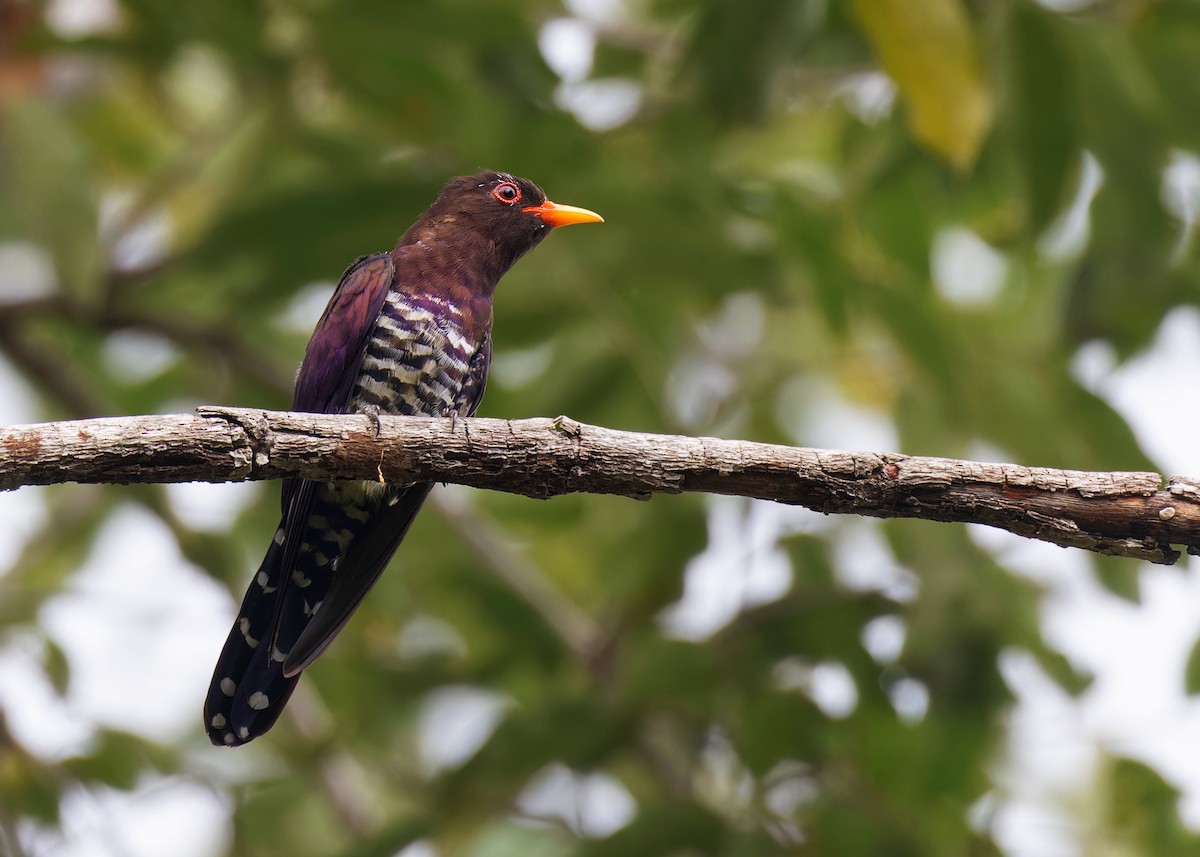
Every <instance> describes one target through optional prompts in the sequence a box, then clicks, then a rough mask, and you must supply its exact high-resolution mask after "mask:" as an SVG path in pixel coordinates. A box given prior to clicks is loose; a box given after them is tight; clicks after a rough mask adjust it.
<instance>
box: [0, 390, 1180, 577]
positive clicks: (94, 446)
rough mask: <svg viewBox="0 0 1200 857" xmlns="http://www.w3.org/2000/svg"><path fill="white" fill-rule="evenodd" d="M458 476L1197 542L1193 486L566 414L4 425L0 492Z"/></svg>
mask: <svg viewBox="0 0 1200 857" xmlns="http://www.w3.org/2000/svg"><path fill="white" fill-rule="evenodd" d="M289 476H294V477H303V478H306V479H375V480H385V481H388V482H412V481H426V480H428V481H436V482H455V483H461V484H463V485H472V486H475V487H477V488H491V489H495V490H500V491H509V492H512V493H516V494H525V495H527V496H530V497H539V498H545V497H553V496H555V495H558V494H567V493H572V492H590V493H598V494H620V495H624V496H627V497H635V498H638V499H647V498H649V497H650V496H651V495H653V494H658V493H665V494H678V493H679V492H681V491H706V492H711V493H716V494H732V495H738V496H743V497H757V498H761V499H766V500H775V501H777V502H780V503H790V504H796V505H801V506H807V507H808V508H810V509H814V510H816V511H819V512H825V513H847V514H858V515H870V516H873V517H878V518H894V517H904V518H924V519H927V520H933V521H960V522H966V523H978V524H987V525H990V526H994V527H999V528H1000V529H1004V530H1008V531H1009V532H1013V533H1017V534H1018V535H1021V536H1026V537H1028V538H1034V539H1040V540H1042V541H1047V542H1051V543H1053V544H1057V545H1061V546H1063V547H1077V548H1085V549H1087V550H1092V551H1098V552H1100V553H1106V554H1114V555H1119V556H1128V557H1136V558H1138V559H1145V560H1149V561H1151V562H1157V563H1164V564H1170V563H1173V562H1174V561H1175V560H1176V559H1178V558H1179V556H1180V554H1179V552H1178V551H1177V550H1174V549H1173V548H1172V547H1171V546H1172V545H1180V546H1183V547H1185V548H1186V549H1187V550H1188V552H1189V553H1196V552H1200V484H1198V483H1197V482H1196V481H1194V480H1188V479H1183V478H1178V477H1175V478H1171V479H1169V480H1168V479H1164V478H1163V477H1162V476H1160V475H1159V474H1157V473H1124V472H1113V473H1089V472H1082V471H1072V470H1053V469H1050V468H1044V467H1023V466H1019V465H1014V464H989V463H983V462H975V461H959V460H955V459H947V458H925V457H918V456H908V455H899V454H892V453H873V452H840V451H835V450H820V449H804V448H799V447H790V446H777V445H770V444H763V443H751V442H749V441H741V440H721V439H717V438H697V437H678V436H670V435H657V434H643V433H638V432H627V431H615V430H613V429H607V428H602V427H599V426H592V425H586V424H584V423H579V422H576V421H575V420H572V419H569V418H568V417H558V418H556V419H545V418H536V419H524V420H512V421H506V420H494V419H481V418H472V419H458V420H455V421H451V420H450V419H428V418H421V417H381V418H380V419H379V420H378V425H377V424H376V421H375V420H373V419H372V418H370V417H365V416H326V415H318V414H300V413H284V412H274V411H260V410H248V409H236V408H202V409H200V410H199V411H198V412H197V413H196V414H169V415H162V416H138V417H114V418H108V419H94V420H78V421H70V422H59V423H43V424H38V425H25V426H11V427H7V428H0V490H7V489H13V488H17V487H20V486H22V485H45V484H50V483H59V482H111V483H133V482H190V481H203V482H236V481H243V480H252V479H278V478H282V477H289Z"/></svg>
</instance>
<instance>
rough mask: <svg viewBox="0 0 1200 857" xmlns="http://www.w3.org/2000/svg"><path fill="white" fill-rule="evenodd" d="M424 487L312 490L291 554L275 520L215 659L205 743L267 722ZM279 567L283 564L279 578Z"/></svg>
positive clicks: (227, 741) (391, 544) (380, 560)
mask: <svg viewBox="0 0 1200 857" xmlns="http://www.w3.org/2000/svg"><path fill="white" fill-rule="evenodd" d="M432 487H433V486H432V485H429V484H427V483H419V484H415V485H408V486H403V487H397V488H396V489H395V490H392V491H388V492H381V491H379V490H377V489H375V490H367V489H365V488H364V487H362V486H361V485H359V484H356V483H338V484H335V485H331V486H314V488H315V490H314V492H313V493H312V494H311V496H309V498H308V500H306V501H305V508H306V509H307V513H306V514H303V513H302V515H301V520H303V521H305V523H304V524H303V525H301V526H300V527H298V528H297V529H298V532H297V535H296V536H294V538H295V541H296V546H295V548H294V549H293V551H292V552H291V553H293V554H294V558H289V551H288V549H287V540H288V538H289V536H288V535H287V529H288V524H287V521H288V519H287V518H285V520H284V522H283V523H281V524H280V526H279V529H278V530H276V532H275V538H274V539H273V540H272V542H271V547H270V548H269V549H268V550H267V555H266V557H265V558H264V559H263V562H262V566H261V567H260V568H259V570H258V573H257V574H256V575H255V576H254V580H253V581H252V582H251V584H250V586H249V588H248V589H247V590H246V595H245V597H244V598H243V599H242V606H241V608H240V609H239V610H238V618H237V620H236V621H235V622H234V623H233V628H232V629H231V630H230V631H229V636H228V637H227V638H226V640H225V648H224V649H222V650H221V656H220V657H219V658H218V659H217V667H216V669H215V670H214V671H213V677H212V684H210V685H209V688H208V697H207V698H206V699H205V702H204V728H205V730H206V731H207V732H208V737H209V740H211V741H212V742H213V743H214V744H217V745H225V746H229V747H235V746H237V745H239V744H245V743H246V742H247V741H250V740H253V739H254V738H255V737H257V736H259V735H261V734H262V733H264V732H266V731H267V730H268V729H270V728H271V726H272V725H274V723H275V721H276V720H277V719H278V717H279V714H280V712H282V711H283V707H284V705H285V704H286V703H287V701H288V697H290V696H291V695H292V690H293V689H295V687H296V681H297V679H298V678H299V676H300V671H301V670H303V669H304V668H305V667H307V666H309V665H310V664H311V663H312V662H313V661H315V660H316V659H317V657H318V656H320V654H321V653H322V652H323V651H324V650H325V648H326V646H328V645H329V642H330V641H331V640H332V639H333V638H334V636H336V635H337V633H338V631H339V630H341V628H342V626H343V625H344V624H345V623H346V621H347V620H348V619H349V618H350V615H351V614H352V613H353V612H354V610H355V609H356V608H357V607H358V605H359V603H360V602H361V601H362V599H363V597H364V596H365V595H366V594H367V591H368V590H370V588H371V587H372V586H373V585H374V584H375V581H376V580H377V579H378V578H379V575H380V573H382V571H383V569H384V567H386V566H387V563H388V560H389V559H391V557H392V554H393V553H394V552H395V550H396V548H397V546H399V544H400V542H401V540H402V539H403V538H404V536H405V534H406V533H407V532H408V528H409V526H410V525H411V524H412V521H413V519H414V518H415V517H416V514H417V512H418V511H419V510H420V508H421V504H422V503H424V501H425V498H426V497H427V496H428V495H429V490H430V488H432ZM295 514H296V513H295V510H294V509H293V517H295ZM285 565H291V570H290V572H286V574H285Z"/></svg>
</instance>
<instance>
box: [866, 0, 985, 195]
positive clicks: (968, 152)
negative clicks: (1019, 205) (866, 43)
mask: <svg viewBox="0 0 1200 857" xmlns="http://www.w3.org/2000/svg"><path fill="white" fill-rule="evenodd" d="M854 10H855V13H856V15H857V17H858V20H859V23H860V24H861V26H862V29H863V32H864V33H865V34H866V36H867V38H868V39H869V40H870V42H871V45H872V47H873V48H874V49H875V53H876V55H877V56H878V57H879V61H880V63H881V64H882V65H883V68H884V70H885V71H886V72H887V73H888V75H889V76H890V77H891V78H892V80H893V81H895V83H896V86H897V87H899V89H900V95H901V97H902V98H903V99H904V103H905V105H906V106H907V108H908V115H909V123H910V125H911V127H912V133H913V136H914V137H916V139H917V141H918V142H920V143H921V144H923V145H924V146H925V147H926V148H928V149H930V150H931V151H932V152H933V153H934V154H936V155H938V156H939V157H940V158H942V159H943V160H945V161H946V162H948V163H949V164H950V165H951V166H953V167H954V168H955V169H958V170H960V171H965V170H967V169H969V168H970V166H971V165H972V164H973V163H974V162H975V157H976V155H978V154H979V149H980V147H981V146H982V145H983V141H984V140H985V139H986V138H987V133H988V130H989V129H990V128H991V124H992V100H991V96H990V94H989V93H988V91H987V89H986V87H985V85H984V80H983V73H982V71H981V68H980V61H979V46H978V44H977V43H976V41H975V34H974V33H973V32H972V30H971V23H970V21H969V20H968V19H967V14H966V12H965V11H964V10H963V7H962V4H961V3H960V2H959V0H856V2H855V4H854Z"/></svg>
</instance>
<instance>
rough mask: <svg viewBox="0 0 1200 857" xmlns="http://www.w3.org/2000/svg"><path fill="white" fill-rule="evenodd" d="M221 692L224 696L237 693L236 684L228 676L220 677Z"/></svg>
mask: <svg viewBox="0 0 1200 857" xmlns="http://www.w3.org/2000/svg"><path fill="white" fill-rule="evenodd" d="M221 693H223V694H225V695H226V696H233V695H234V694H235V693H237V684H236V683H235V682H234V680H233V679H231V678H230V677H229V676H225V678H223V679H221Z"/></svg>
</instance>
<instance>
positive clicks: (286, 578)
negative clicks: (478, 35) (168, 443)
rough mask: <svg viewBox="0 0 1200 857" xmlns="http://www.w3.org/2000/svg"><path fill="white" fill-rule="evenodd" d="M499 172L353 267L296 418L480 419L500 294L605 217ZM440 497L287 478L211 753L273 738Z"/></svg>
mask: <svg viewBox="0 0 1200 857" xmlns="http://www.w3.org/2000/svg"><path fill="white" fill-rule="evenodd" d="M599 219H600V218H599V217H598V216H597V215H595V214H592V213H591V212H587V211H584V210H582V209H573V208H570V207H566V206H555V205H554V204H553V203H550V202H548V201H547V200H546V196H545V194H544V193H542V191H541V189H540V188H538V187H537V185H535V184H533V183H532V182H529V181H528V180H526V179H520V178H516V177H514V176H510V175H507V174H504V173H495V172H491V171H487V172H482V173H478V174H476V175H474V176H465V177H462V178H458V179H454V180H452V181H451V182H450V183H449V184H447V185H446V187H445V188H444V189H443V191H442V193H441V195H440V196H439V197H438V199H437V200H436V201H435V202H434V203H433V205H431V206H430V207H429V209H427V210H426V211H425V213H424V214H422V216H421V217H420V218H419V219H418V220H417V222H416V223H414V224H413V226H412V227H410V228H409V229H408V231H407V232H405V233H404V235H403V236H402V237H401V238H400V240H399V241H398V242H397V244H396V247H395V248H394V249H393V250H392V251H390V252H389V253H379V254H376V255H372V256H364V257H362V258H360V259H359V260H357V261H356V262H355V263H354V264H353V265H351V266H350V268H349V269H348V270H347V271H346V273H345V274H344V275H343V276H342V279H341V282H339V283H338V287H337V289H336V290H335V291H334V294H333V297H332V298H331V299H330V301H329V305H328V306H327V307H326V309H325V313H324V314H323V315H322V316H321V319H320V321H319V322H318V323H317V326H316V329H315V330H314V332H313V335H312V338H311V340H310V341H309V343H308V348H307V350H306V351H305V355H304V361H303V363H302V364H301V367H300V373H299V375H298V377H297V380H296V390H295V396H294V399H293V408H294V409H295V410H297V411H307V412H313V413H329V414H335V413H369V414H378V413H382V414H387V413H396V414H411V415H425V416H450V415H458V416H470V415H471V414H473V413H474V412H475V409H476V408H477V407H478V405H479V401H480V399H481V398H482V396H483V390H484V386H485V384H486V381H487V371H488V366H489V363H490V359H491V326H492V294H493V293H494V291H495V289H496V284H497V282H498V281H499V279H500V277H501V276H503V274H504V273H505V272H506V271H507V270H508V269H509V267H511V266H512V264H513V263H514V262H516V260H517V259H519V258H520V257H521V256H522V255H523V254H524V253H526V252H527V251H529V250H530V249H532V248H533V247H534V246H536V245H537V244H538V242H540V241H541V240H542V238H544V237H545V236H546V235H547V234H548V233H549V231H550V230H551V228H553V227H554V226H557V225H565V224H567V223H583V222H588V221H598V220H599ZM431 487H432V486H431V485H429V484H427V483H419V484H410V485H381V484H379V483H374V482H341V483H323V482H311V481H305V480H288V481H286V482H285V483H284V486H283V496H282V501H283V502H282V509H283V518H282V520H281V521H280V524H279V528H278V530H277V531H276V534H275V537H274V539H273V540H272V543H271V546H270V548H269V549H268V551H267V555H266V557H265V558H264V560H263V563H262V565H261V567H260V568H259V571H258V572H257V574H256V575H255V578H254V580H253V581H252V582H251V584H250V587H249V589H248V590H247V592H246V595H245V598H244V599H243V601H242V605H241V607H240V608H239V611H238V618H237V620H236V621H235V622H234V625H233V628H232V629H231V630H230V632H229V636H228V638H227V639H226V642H225V647H224V649H223V650H222V652H221V655H220V658H219V659H218V661H217V665H216V669H215V670H214V671H213V678H212V684H211V685H210V687H209V691H208V696H207V698H206V701H205V705H204V723H205V729H206V730H207V732H208V735H209V738H210V739H211V740H212V742H213V743H214V744H224V745H230V746H233V745H238V744H244V743H245V742H247V741H249V740H251V739H253V738H254V737H256V736H258V735H261V734H262V733H263V732H265V731H267V730H268V729H269V728H270V727H271V725H272V724H273V723H274V722H275V720H276V719H277V718H278V716H279V713H280V712H281V711H282V709H283V706H284V704H285V703H286V701H287V699H288V697H289V696H290V695H291V693H292V690H293V689H294V687H295V684H296V681H297V680H298V678H299V674H300V671H301V670H303V669H304V668H305V667H307V666H309V665H310V664H311V663H312V662H313V661H314V660H315V659H316V658H317V657H318V656H319V655H320V654H321V652H323V651H324V650H325V648H326V646H328V645H329V643H330V641H331V640H332V639H333V637H334V636H335V635H336V634H337V632H338V631H339V630H340V629H341V628H342V626H343V625H344V624H345V622H346V621H347V620H348V619H349V617H350V615H351V614H352V613H353V612H354V609H355V608H356V607H357V606H358V604H359V603H360V602H361V600H362V598H363V597H364V596H365V595H366V593H367V591H368V590H369V589H370V588H371V586H372V585H373V584H374V583H375V581H376V580H377V579H378V577H379V575H380V573H382V571H383V569H384V567H385V566H386V565H387V563H388V560H389V559H390V558H391V556H392V554H393V553H394V552H395V550H396V548H397V547H398V546H399V544H400V542H401V540H402V539H403V538H404V535H405V534H406V533H407V531H408V527H409V526H410V525H411V523H412V521H413V519H414V517H415V516H416V514H417V512H418V511H419V510H420V508H421V504H422V503H423V502H424V500H425V498H426V497H427V496H428V494H429V491H430V489H431Z"/></svg>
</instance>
